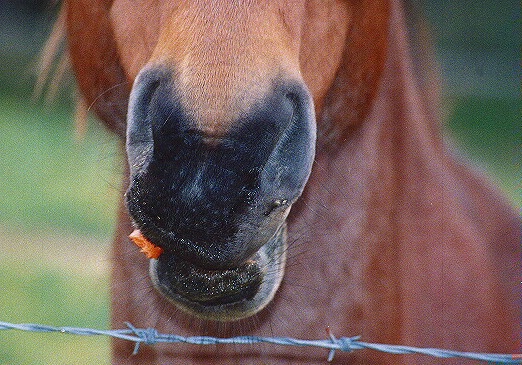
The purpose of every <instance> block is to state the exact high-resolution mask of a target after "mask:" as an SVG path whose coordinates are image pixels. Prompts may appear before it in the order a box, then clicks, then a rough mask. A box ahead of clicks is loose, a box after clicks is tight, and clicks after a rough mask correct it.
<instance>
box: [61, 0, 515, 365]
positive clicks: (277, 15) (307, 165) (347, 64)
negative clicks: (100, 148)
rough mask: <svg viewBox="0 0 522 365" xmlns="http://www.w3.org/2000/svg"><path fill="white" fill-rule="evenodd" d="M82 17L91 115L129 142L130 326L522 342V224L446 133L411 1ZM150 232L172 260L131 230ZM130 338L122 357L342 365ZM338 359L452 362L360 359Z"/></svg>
mask: <svg viewBox="0 0 522 365" xmlns="http://www.w3.org/2000/svg"><path fill="white" fill-rule="evenodd" d="M64 11H65V13H64V14H65V17H66V24H67V26H66V29H67V35H68V42H69V53H70V57H71V60H72V64H73V69H74V72H75V75H76V77H77V81H78V85H79V88H80V90H81V93H82V95H83V98H84V100H85V101H86V105H91V106H92V109H93V110H94V111H95V112H96V114H97V115H98V116H99V118H100V119H101V120H102V121H103V122H104V123H105V124H106V125H107V126H108V127H109V128H110V129H111V130H113V131H114V132H116V133H117V134H119V135H120V136H121V138H122V140H125V141H126V151H127V156H128V161H129V168H128V169H127V172H128V174H127V178H126V181H125V186H126V188H127V192H126V195H125V202H126V204H125V205H123V204H122V207H121V210H120V216H119V223H118V230H117V234H116V238H115V243H114V251H113V255H114V258H113V259H114V271H113V281H112V283H113V284H112V324H113V326H114V327H117V328H120V327H122V326H123V323H124V322H125V321H129V322H131V323H133V324H134V325H135V326H139V327H155V328H157V329H158V330H160V331H162V332H168V333H178V334H180V335H213V336H220V337H222V336H235V335H250V334H253V335H264V336H273V335H274V336H289V337H297V338H325V336H326V334H325V329H326V328H327V327H329V328H330V329H331V331H332V332H333V333H334V334H337V335H339V336H340V335H343V336H351V335H361V336H362V338H363V339H364V340H365V341H370V342H380V343H390V344H403V345H411V346H428V347H442V348H451V349H455V350H461V351H480V352H508V353H510V352H515V351H518V350H520V348H519V347H518V346H519V345H520V340H521V337H520V336H521V325H520V315H521V311H520V295H521V290H520V278H521V275H520V261H519V260H520V256H521V251H520V243H521V230H520V228H521V222H520V219H519V217H518V216H517V214H516V213H515V211H514V210H513V209H512V208H511V207H510V206H509V204H508V203H506V202H505V200H504V199H503V198H502V197H501V195H500V194H499V193H498V192H497V191H496V190H495V189H494V188H492V187H491V186H490V185H489V184H488V183H487V182H486V181H485V180H484V179H483V178H482V177H480V176H478V175H477V174H475V173H474V172H472V171H471V170H470V169H469V168H468V167H466V166H464V165H463V164H462V163H461V162H459V161H457V159H456V158H455V157H454V156H453V155H452V153H451V151H449V150H448V148H447V147H446V146H445V145H444V143H443V138H442V135H441V123H440V122H439V120H440V118H439V113H438V100H437V87H436V82H434V78H433V73H431V72H429V71H430V67H429V66H430V65H429V57H427V56H426V53H425V52H423V51H422V50H423V47H422V44H421V43H418V42H417V43H412V39H413V38H415V37H414V36H415V34H416V33H415V32H412V33H408V30H410V28H409V27H408V26H407V19H406V16H405V14H406V13H407V12H406V11H405V6H404V4H402V3H401V2H400V1H399V0H346V1H339V0H338V1H333V0H332V1H330V0H328V1H327V0H322V1H315V0H309V1H303V0H301V1H300V0H293V1H276V0H274V1H257V0H250V1H246V0H233V1H229V0H227V1H218V0H216V1H204V0H193V1H187V0H179V1H161V0H156V1H152V0H150V1H147V0H139V1H135V0H70V1H67V2H66V3H65V7H64ZM413 44H415V45H416V46H415V47H413ZM412 50H414V51H415V52H413V51H412ZM413 54H415V57H413ZM428 56H429V55H428ZM290 209H291V211H290ZM136 228H137V229H139V230H140V232H141V235H142V236H143V237H145V238H146V239H147V240H149V241H151V242H152V243H153V244H154V245H156V246H158V247H160V248H161V249H162V250H163V253H162V254H161V255H160V256H159V257H158V258H157V259H151V260H147V259H146V258H145V257H144V256H143V255H142V254H140V253H139V250H138V248H137V247H135V246H134V245H133V244H132V243H131V242H130V240H129V239H128V234H129V233H130V232H131V231H132V230H134V229H136ZM113 347H114V352H113V361H114V363H115V364H152V363H157V364H170V363H176V364H231V363H237V364H316V363H324V361H325V356H326V354H325V353H324V352H323V351H318V350H315V349H304V348H298V349H296V348H279V347H272V346H268V345H266V346H265V345H251V346H246V347H245V346H243V347H240V346H210V347H199V346H192V345H156V346H154V347H148V346H143V347H142V349H141V351H140V352H139V354H138V355H135V356H132V355H131V353H132V348H133V344H131V343H127V342H124V341H119V340H116V341H114V346H113ZM334 362H336V363H342V364H346V363H354V364H355V363H357V364H359V363H361V364H362V363H364V364H392V363H393V364H406V363H407V364H418V363H423V362H424V363H433V362H435V361H434V360H433V359H431V358H426V357H420V356H408V357H406V356H396V355H385V354H380V353H376V352H367V351H360V352H356V353H353V354H337V355H336V357H335V359H334ZM461 362H462V361H459V363H461Z"/></svg>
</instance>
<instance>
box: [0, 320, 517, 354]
mask: <svg viewBox="0 0 522 365" xmlns="http://www.w3.org/2000/svg"><path fill="white" fill-rule="evenodd" d="M126 325H127V327H128V328H127V329H119V330H98V329H92V328H77V327H52V326H46V325H41V324H32V323H22V324H13V323H8V322H1V321H0V330H20V331H29V332H58V333H64V334H71V335H79V336H109V337H113V338H119V339H121V340H126V341H132V342H134V343H135V344H136V345H135V347H134V352H133V354H134V355H135V354H137V353H138V351H139V349H140V345H141V344H146V345H155V344H157V343H187V344H193V345H216V344H234V345H241V344H255V343H268V344H273V345H281V346H301V347H304V346H308V347H317V348H324V349H327V350H330V352H329V355H328V359H327V360H328V361H332V360H333V358H334V355H335V352H336V351H343V352H351V351H354V350H361V349H370V350H375V351H380V352H386V353H390V354H403V355H407V354H421V355H426V356H432V357H437V358H464V359H471V360H477V361H485V362H490V363H498V364H522V354H490V353H476V352H460V351H452V350H444V349H437V348H420V347H412V346H401V345H386V344H378V343H369V342H363V341H360V340H359V339H360V336H355V337H339V338H336V337H335V336H334V335H333V334H331V333H329V337H330V338H329V339H325V340H303V339H296V338H290V337H259V336H239V337H230V338H218V337H209V336H192V337H184V336H179V335H175V334H163V333H159V332H158V331H157V330H156V329H154V328H136V327H134V326H133V325H132V324H130V323H126Z"/></svg>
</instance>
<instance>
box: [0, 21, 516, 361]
mask: <svg viewBox="0 0 522 365" xmlns="http://www.w3.org/2000/svg"><path fill="white" fill-rule="evenodd" d="M0 21H2V19H1V16H0ZM442 36H443V38H444V37H447V35H445V34H442ZM2 39H3V38H2ZM36 43H37V44H39V43H38V42H36ZM25 47H28V48H31V47H35V45H29V46H25ZM477 47H478V46H477ZM17 52H18V51H17V50H14V51H13V52H11V53H10V54H8V55H7V54H2V53H1V52H0V61H1V62H0V156H1V157H0V237H2V238H1V239H0V255H1V256H0V257H1V260H0V313H1V315H0V321H6V322H12V323H20V322H33V323H42V324H48V325H53V326H78V327H93V328H100V329H105V328H108V325H109V324H108V323H109V320H108V303H109V298H108V290H109V266H110V261H109V252H110V241H111V236H112V229H113V228H112V227H113V225H114V221H115V214H116V204H117V201H118V200H119V199H121V196H122V193H121V186H120V179H121V174H122V169H121V166H122V159H123V157H122V156H120V155H119V152H118V142H117V141H116V140H115V138H114V137H113V136H111V135H110V134H109V133H107V132H106V131H105V130H104V129H103V128H102V127H100V126H99V125H98V124H97V123H96V122H95V121H93V120H91V122H90V124H89V129H88V133H87V135H86V136H85V137H84V138H83V140H81V141H77V140H76V139H75V137H74V126H73V123H72V115H73V110H72V105H71V101H70V99H71V98H70V97H68V96H67V95H65V96H64V95H61V96H60V98H59V100H60V101H59V102H57V103H55V104H53V105H45V104H44V103H42V102H41V101H39V102H33V101H31V87H32V86H31V85H32V84H33V83H34V78H32V77H31V76H27V74H28V71H27V70H28V69H30V65H29V63H28V61H27V57H25V56H24V57H25V58H23V57H22V59H24V60H25V61H23V62H21V61H20V57H19V55H18V54H17ZM22 53H24V54H27V50H24V51H23V52H22ZM20 62H21V63H20ZM15 64H16V65H17V66H16V67H14V66H13V67H12V65H15ZM19 65H21V66H19ZM444 67H449V66H447V65H446V66H443V68H444ZM13 69H15V72H12V70H13ZM20 80H21V81H22V82H20ZM495 80H497V79H496V78H495ZM495 82H498V80H497V81H495ZM455 85H456V84H455V83H453V84H451V85H449V89H451V90H453V91H454V92H452V93H451V95H447V97H446V99H445V105H446V108H447V110H448V111H449V115H450V117H449V118H448V122H447V126H448V134H449V135H450V136H451V137H448V141H449V140H450V139H451V140H453V141H454V143H455V144H456V145H457V146H458V147H459V151H461V153H462V154H463V155H465V156H467V157H469V158H470V159H471V160H472V161H473V163H474V164H475V165H476V166H477V167H479V168H480V169H482V170H484V171H486V173H487V174H489V175H490V176H491V177H492V179H493V180H494V181H496V183H497V184H498V186H499V187H501V189H503V190H504V191H505V193H506V195H507V196H509V199H511V201H512V202H513V204H514V206H516V207H518V208H519V209H520V208H521V207H522V190H521V189H522V181H521V180H522V172H521V170H522V148H521V147H522V145H521V143H522V123H521V122H520V120H521V111H522V102H521V100H520V97H519V96H518V95H517V94H515V96H514V95H513V93H510V92H507V93H506V92H503V93H500V94H497V93H494V92H493V93H492V92H488V93H486V94H480V93H468V94H466V93H462V92H460V91H459V90H457V91H455V88H458V87H457V86H458V85H457V86H455ZM510 85H511V84H510ZM509 87H511V86H509ZM470 88H473V87H472V86H470ZM67 90H69V89H67ZM67 90H66V93H68V92H70V91H67ZM108 359H109V340H108V339H106V338H86V337H74V336H67V335H60V334H32V333H22V332H16V331H0V365H3V364H10V365H11V364H13V365H17V364H63V365H65V364H75V365H77V364H104V363H108V362H109V360H108Z"/></svg>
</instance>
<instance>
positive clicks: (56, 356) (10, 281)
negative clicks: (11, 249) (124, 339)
mask: <svg viewBox="0 0 522 365" xmlns="http://www.w3.org/2000/svg"><path fill="white" fill-rule="evenodd" d="M45 266H46V265H41V264H39V265H37V266H34V269H33V270H27V267H24V266H20V265H13V264H12V263H7V264H6V263H5V262H3V263H2V265H1V266H0V283H2V292H3V294H2V299H1V300H0V313H2V316H1V318H2V320H4V321H10V322H13V323H27V322H32V323H45V324H53V325H64V326H79V327H93V328H100V329H104V328H107V326H108V305H107V304H108V301H107V289H106V288H107V287H108V285H107V284H108V283H107V280H106V278H105V277H93V276H88V275H81V276H80V275H70V274H67V273H65V272H63V271H61V270H58V269H51V268H46V267H45ZM6 293H8V294H9V295H6ZM0 344H1V345H0V364H35V365H36V364H42V365H44V364H75V365H80V364H86V365H87V364H104V363H108V361H106V359H108V358H109V340H108V339H107V338H103V337H74V336H65V335H61V334H46V333H28V332H16V331H0ZM104 359H105V361H104Z"/></svg>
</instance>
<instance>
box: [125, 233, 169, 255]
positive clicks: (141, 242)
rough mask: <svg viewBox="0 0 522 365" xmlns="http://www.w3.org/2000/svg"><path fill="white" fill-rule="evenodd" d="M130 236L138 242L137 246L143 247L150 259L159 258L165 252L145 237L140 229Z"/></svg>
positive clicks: (142, 250) (133, 240)
mask: <svg viewBox="0 0 522 365" xmlns="http://www.w3.org/2000/svg"><path fill="white" fill-rule="evenodd" d="M129 238H130V239H131V240H132V242H134V243H135V244H136V246H138V247H139V248H141V250H140V251H141V252H143V253H144V254H145V256H147V258H149V259H157V258H158V257H159V256H160V255H161V254H162V253H163V249H162V248H161V247H158V246H156V245H155V244H154V243H152V242H150V241H149V240H148V239H147V238H145V236H143V234H141V231H140V230H139V229H135V230H134V231H133V232H132V233H131V234H130V235H129Z"/></svg>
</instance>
